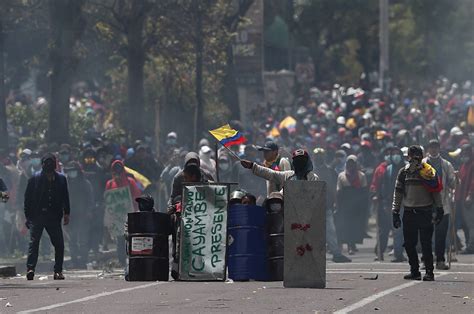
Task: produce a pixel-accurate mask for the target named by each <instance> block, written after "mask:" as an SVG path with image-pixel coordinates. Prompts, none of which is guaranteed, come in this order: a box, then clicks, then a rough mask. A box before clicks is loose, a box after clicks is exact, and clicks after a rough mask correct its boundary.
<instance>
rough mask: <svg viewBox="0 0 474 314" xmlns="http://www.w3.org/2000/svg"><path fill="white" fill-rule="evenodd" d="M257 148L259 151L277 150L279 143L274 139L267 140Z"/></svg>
mask: <svg viewBox="0 0 474 314" xmlns="http://www.w3.org/2000/svg"><path fill="white" fill-rule="evenodd" d="M257 149H258V150H259V151H267V152H270V151H277V150H278V145H277V143H275V142H274V141H267V142H265V145H264V146H258V147H257Z"/></svg>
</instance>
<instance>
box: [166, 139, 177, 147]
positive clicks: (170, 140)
mask: <svg viewBox="0 0 474 314" xmlns="http://www.w3.org/2000/svg"><path fill="white" fill-rule="evenodd" d="M166 144H168V145H176V139H174V138H169V139H167V140H166Z"/></svg>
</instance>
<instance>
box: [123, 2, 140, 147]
mask: <svg viewBox="0 0 474 314" xmlns="http://www.w3.org/2000/svg"><path fill="white" fill-rule="evenodd" d="M133 5H134V6H135V5H140V4H139V3H138V2H137V1H134V3H133ZM138 10H140V9H138ZM132 11H134V9H132ZM144 22H145V14H144V12H141V13H139V14H138V15H137V16H136V18H134V19H132V20H131V21H130V23H129V24H128V28H127V40H128V45H127V67H128V77H127V80H128V82H127V85H128V101H127V108H126V110H124V114H125V119H124V120H125V121H126V125H125V128H126V129H128V130H129V131H130V133H131V134H132V137H133V138H134V139H143V137H144V130H145V128H144V127H143V123H144V110H145V88H144V85H143V84H144V77H143V76H144V67H145V49H144V47H143V25H144Z"/></svg>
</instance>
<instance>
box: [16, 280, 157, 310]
mask: <svg viewBox="0 0 474 314" xmlns="http://www.w3.org/2000/svg"><path fill="white" fill-rule="evenodd" d="M164 283H166V282H163V281H161V282H153V283H149V284H146V285H141V286H135V287H131V288H125V289H119V290H114V291H110V292H102V293H98V294H94V295H90V296H88V297H84V298H81V299H76V300H72V301H68V302H63V303H56V304H52V305H48V306H44V307H40V308H37V309H31V310H26V311H21V312H18V313H34V312H39V311H47V310H52V309H55V308H58V307H63V306H66V305H70V304H75V303H82V302H86V301H90V300H95V299H99V298H102V297H107V296H109V295H114V294H117V293H123V292H129V291H133V290H138V289H144V288H148V287H153V286H157V285H160V284H164Z"/></svg>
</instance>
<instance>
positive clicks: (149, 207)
mask: <svg viewBox="0 0 474 314" xmlns="http://www.w3.org/2000/svg"><path fill="white" fill-rule="evenodd" d="M135 201H136V202H137V203H138V209H139V210H140V211H141V212H152V211H154V206H155V200H154V199H153V197H151V195H149V194H145V195H142V196H140V197H137V198H136V199H135Z"/></svg>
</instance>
